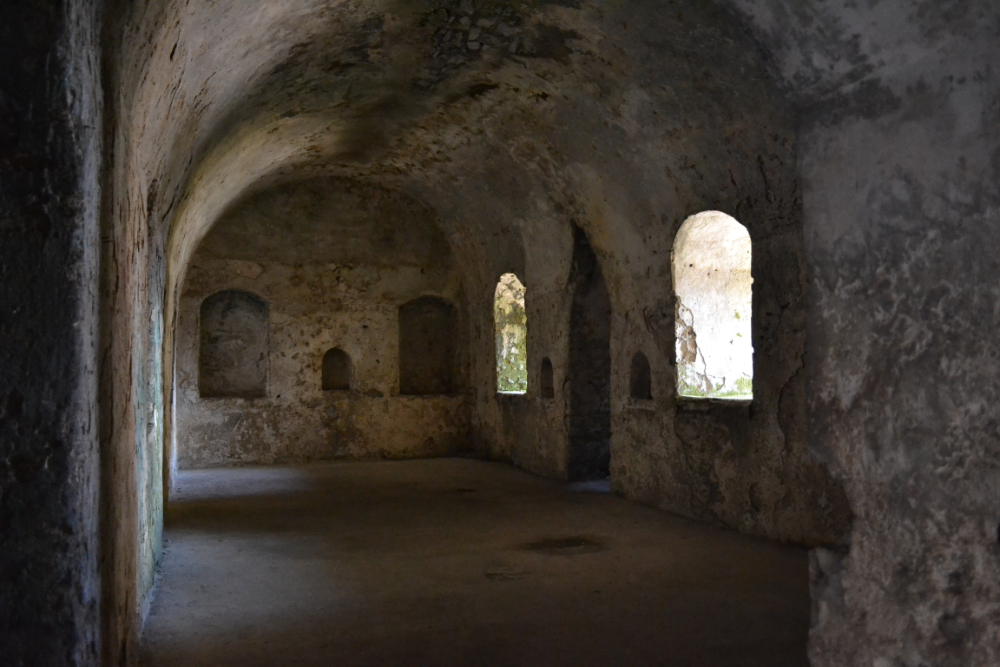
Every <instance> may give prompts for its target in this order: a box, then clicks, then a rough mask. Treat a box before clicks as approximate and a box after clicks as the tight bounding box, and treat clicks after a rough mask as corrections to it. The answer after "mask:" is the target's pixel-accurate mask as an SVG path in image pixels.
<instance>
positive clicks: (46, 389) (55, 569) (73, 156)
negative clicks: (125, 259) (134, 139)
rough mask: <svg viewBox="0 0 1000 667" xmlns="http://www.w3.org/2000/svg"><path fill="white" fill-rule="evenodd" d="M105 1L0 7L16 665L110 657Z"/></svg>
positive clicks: (8, 626) (6, 436)
mask: <svg viewBox="0 0 1000 667" xmlns="http://www.w3.org/2000/svg"><path fill="white" fill-rule="evenodd" d="M98 4H99V3H97V2H86V1H76V2H59V3H35V2H27V3H23V2H5V3H2V4H0V62H2V63H3V67H0V582H2V583H0V647H2V648H0V662H2V663H3V664H4V665H12V666H21V665H80V666H91V665H92V666H96V665H98V664H99V660H100V654H99V653H100V642H101V632H100V617H101V606H102V590H101V573H100V561H99V558H100V556H101V548H102V546H101V541H100V532H99V529H100V511H99V509H100V497H101V493H100V447H99V444H98V443H99V440H98V415H99V407H98V406H99V401H98V382H97V359H98V352H97V350H98V335H99V333H98V248H99V229H100V199H101V197H100V195H101V176H102V173H101V170H102V166H103V159H102V151H103V143H102V134H101V127H102V123H103V120H102V113H103V112H102V103H103V102H102V95H101V91H100V74H101V73H100V57H99V47H98V34H99V18H100V13H99V6H98ZM108 592H109V593H112V594H113V593H115V591H108Z"/></svg>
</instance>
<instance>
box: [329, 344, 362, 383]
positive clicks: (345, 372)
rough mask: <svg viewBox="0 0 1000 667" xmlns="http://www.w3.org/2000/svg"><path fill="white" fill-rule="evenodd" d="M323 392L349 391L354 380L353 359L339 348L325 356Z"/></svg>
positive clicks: (331, 350)
mask: <svg viewBox="0 0 1000 667" xmlns="http://www.w3.org/2000/svg"><path fill="white" fill-rule="evenodd" d="M322 379H323V391H347V390H349V389H350V388H351V381H352V380H353V379H354V364H353V363H352V362H351V357H350V355H348V354H347V353H346V352H344V351H343V350H341V349H340V348H339V347H335V348H333V349H330V350H327V352H326V354H324V355H323V378H322Z"/></svg>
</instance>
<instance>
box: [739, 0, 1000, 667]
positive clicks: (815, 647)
mask: <svg viewBox="0 0 1000 667" xmlns="http://www.w3.org/2000/svg"><path fill="white" fill-rule="evenodd" d="M745 8H746V9H748V10H749V11H750V14H751V17H752V18H753V20H754V22H755V24H756V29H757V30H758V35H759V37H760V39H761V41H762V42H763V43H765V44H767V45H768V48H769V49H770V50H771V51H772V53H774V54H775V59H774V64H775V66H776V68H777V69H778V70H779V71H780V73H781V74H782V76H784V77H785V79H786V80H787V81H788V82H789V83H790V87H792V88H794V89H795V90H796V93H795V95H796V97H797V98H799V100H800V103H801V104H802V105H803V106H804V107H806V109H805V111H804V113H803V117H802V120H801V128H800V132H799V136H800V146H801V148H800V151H801V174H802V179H803V199H804V209H805V230H806V247H807V267H808V270H809V274H810V276H811V281H812V282H811V287H812V289H811V306H810V310H809V315H808V330H809V340H810V344H809V353H808V356H807V369H809V374H808V375H809V383H808V388H809V415H810V424H809V440H810V448H811V450H812V451H814V452H815V453H816V454H817V455H818V456H822V457H823V458H824V459H825V460H827V461H829V462H830V464H831V467H832V469H833V470H834V471H835V473H836V474H837V475H838V476H839V477H840V478H842V479H843V480H844V481H845V487H846V491H847V494H848V497H849V499H850V503H851V507H852V509H853V510H854V513H855V519H854V522H853V524H852V530H851V532H850V534H849V535H848V536H845V539H844V541H843V543H842V544H841V545H840V546H839V548H837V549H831V550H817V551H816V552H814V558H813V573H812V576H813V600H814V627H813V630H812V638H811V648H810V655H811V658H812V662H813V664H814V665H816V666H818V667H826V666H830V667H833V666H837V667H839V666H841V665H875V666H877V667H890V666H891V667H917V666H924V665H934V666H941V667H944V666H947V667H950V666H953V665H954V666H958V665H962V666H967V665H968V666H973V665H974V666H976V667H986V666H992V665H996V664H998V663H1000V653H998V651H1000V589H998V586H1000V544H998V540H1000V534H998V530H1000V527H998V525H997V524H998V522H1000V511H998V507H1000V434H998V431H997V423H998V414H997V410H998V408H997V405H998V404H997V395H996V394H997V383H996V377H997V370H998V369H997V359H998V357H1000V351H998V349H997V339H996V334H995V331H996V328H997V325H998V321H997V317H998V312H1000V310H998V297H1000V294H998V288H997V269H998V265H997V256H998V247H997V239H998V238H1000V237H998V234H997V229H998V225H1000V189H998V188H1000V185H998V184H1000V130H998V128H1000V81H998V65H1000V60H998V57H997V47H996V44H997V37H998V36H1000V8H998V7H997V5H996V3H995V2H990V1H970V2H956V3H951V2H941V1H929V0H924V1H921V2H901V1H900V2H893V1H887V2H879V3H853V2H846V1H838V2H825V3H824V2H803V3H795V4H794V5H792V4H787V5H786V4H785V3H781V2H773V1H769V2H761V3H754V4H753V5H752V6H751V5H747V6H746V7H745Z"/></svg>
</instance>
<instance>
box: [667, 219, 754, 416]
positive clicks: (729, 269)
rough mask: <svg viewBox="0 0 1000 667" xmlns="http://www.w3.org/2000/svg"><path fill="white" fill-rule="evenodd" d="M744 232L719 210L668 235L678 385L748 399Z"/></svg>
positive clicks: (687, 392) (691, 393)
mask: <svg viewBox="0 0 1000 667" xmlns="http://www.w3.org/2000/svg"><path fill="white" fill-rule="evenodd" d="M751 254H752V248H751V242H750V234H749V233H748V232H747V229H746V227H744V226H743V225H741V224H740V223H739V222H737V221H736V220H735V219H733V218H732V217H730V216H728V215H726V214H725V213H720V212H719V211H706V212H704V213H699V214H697V215H693V216H691V217H690V218H688V219H687V220H686V221H685V222H684V224H683V225H681V228H680V230H679V231H678V232H677V237H676V238H675V240H674V251H673V280H674V291H675V293H676V295H677V302H676V312H675V317H676V320H675V325H676V333H677V348H676V353H677V391H678V394H679V395H681V396H686V397H690V398H719V399H743V400H746V399H750V398H752V397H753V342H752V338H751V336H752V334H751V326H750V325H751V314H752V302H753V297H752V290H753V287H752V286H753V278H752V277H751V275H750V265H751Z"/></svg>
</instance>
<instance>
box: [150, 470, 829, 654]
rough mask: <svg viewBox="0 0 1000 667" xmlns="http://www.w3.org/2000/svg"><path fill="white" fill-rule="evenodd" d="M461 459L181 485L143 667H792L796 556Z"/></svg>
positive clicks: (798, 628) (797, 620) (207, 475)
mask: <svg viewBox="0 0 1000 667" xmlns="http://www.w3.org/2000/svg"><path fill="white" fill-rule="evenodd" d="M594 491H595V488H593V487H586V486H585V487H578V488H574V487H569V486H567V485H565V484H563V483H560V482H557V481H553V480H549V479H543V478H540V477H535V476H533V475H530V474H528V473H525V472H522V471H519V470H517V469H514V468H511V467H507V466H504V465H500V464H495V463H484V462H480V461H474V460H469V459H435V460H425V461H405V462H374V463H330V464H320V465H312V466H300V467H272V468H244V469H227V470H199V471H189V472H183V473H181V475H180V477H179V479H178V491H177V493H176V495H175V496H174V499H173V501H172V503H171V505H170V509H169V512H168V514H167V523H166V526H167V528H166V551H165V555H164V559H163V566H162V572H161V579H160V580H159V582H158V585H157V589H156V591H155V598H154V600H153V604H152V610H151V613H150V616H149V620H148V621H147V624H146V629H145V633H144V636H143V645H142V659H141V664H142V665H143V666H144V667H180V666H183V667H199V666H203V665H204V666H207V665H212V666H228V665H234V666H235V665H239V666H240V667H248V666H252V665H278V666H281V667H286V666H287V667H291V666H293V665H323V666H333V665H336V666H337V667H343V666H349V665H386V666H389V665H392V666H394V667H403V666H405V667H410V666H424V665H426V666H435V667H440V666H451V665H455V666H459V665H461V666H466V667H472V666H483V667H485V666H490V667H493V666H500V665H505V666H515V665H517V666H529V665H531V666H533V665H546V666H549V667H556V666H562V665H574V666H588V665H602V666H604V667H616V666H619V665H622V666H624V665H670V666H675V667H686V666H690V667H721V666H723V665H725V666H731V667H735V666H737V665H740V666H746V667H771V666H773V667H785V666H791V665H795V666H800V665H806V664H807V660H806V657H805V654H806V648H805V644H806V634H807V630H808V624H809V596H808V588H807V565H806V552H805V551H803V550H801V549H798V548H794V547H788V546H782V545H777V544H772V543H768V542H764V541H760V540H755V539H750V538H748V537H744V536H742V535H739V534H737V533H734V532H730V531H727V530H723V529H720V528H716V527H713V526H709V525H705V524H702V523H698V522H695V521H690V520H687V519H683V518H680V517H676V516H673V515H670V514H667V513H665V512H660V511H657V510H653V509H649V508H646V507H640V506H638V505H634V504H631V503H629V502H626V501H624V500H622V499H620V498H618V497H615V496H613V495H611V494H608V493H596V492H594Z"/></svg>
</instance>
